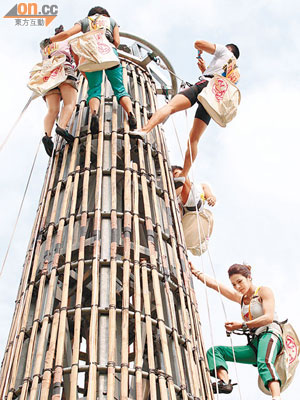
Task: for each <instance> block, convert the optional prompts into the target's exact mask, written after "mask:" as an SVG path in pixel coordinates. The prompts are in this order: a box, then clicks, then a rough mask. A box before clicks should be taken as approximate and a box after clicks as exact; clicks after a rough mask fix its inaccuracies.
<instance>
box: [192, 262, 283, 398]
mask: <svg viewBox="0 0 300 400" xmlns="http://www.w3.org/2000/svg"><path fill="white" fill-rule="evenodd" d="M190 267H191V271H192V273H193V274H194V275H195V276H196V277H197V278H198V279H199V280H200V281H201V282H203V283H205V284H206V285H207V286H208V287H210V288H211V289H214V290H216V291H219V290H220V293H221V294H222V295H223V296H225V297H227V298H228V299H229V300H231V301H234V302H237V303H239V304H240V305H241V313H242V318H243V322H225V329H226V331H229V332H231V331H234V330H236V329H243V330H244V331H247V330H248V329H249V330H250V331H251V334H253V338H252V340H251V341H250V343H248V345H246V346H235V347H233V349H232V347H227V346H216V347H214V348H210V349H209V350H208V351H207V360H208V366H209V370H210V373H211V375H212V376H215V371H216V372H217V377H218V378H219V379H220V380H219V381H218V383H217V384H216V383H214V384H213V391H214V393H216V392H217V391H218V392H219V393H231V392H232V389H233V385H232V384H231V381H230V380H229V376H228V366H227V363H226V361H234V356H235V360H236V362H239V363H243V364H253V365H256V366H257V368H258V373H259V375H260V377H261V379H262V380H263V383H264V385H265V387H266V389H267V390H269V391H270V392H271V394H272V400H280V386H281V381H280V379H279V377H278V374H277V372H276V369H275V366H274V363H275V359H276V357H277V355H278V354H279V353H280V351H281V349H282V343H283V341H282V330H281V327H280V324H279V323H278V322H277V321H278V318H277V314H276V312H275V300H274V295H273V292H272V290H271V289H270V288H268V287H266V286H261V287H256V286H254V284H253V282H252V276H251V267H250V266H249V265H242V264H233V265H232V266H231V267H230V268H229V270H228V275H229V279H230V281H231V283H232V286H233V289H232V288H230V287H227V286H225V285H223V284H222V283H218V282H217V281H216V280H215V279H214V278H211V277H209V276H207V275H206V274H204V273H203V272H200V271H197V270H196V269H195V267H194V266H193V265H192V264H191V263H190ZM233 350H234V355H233Z"/></svg>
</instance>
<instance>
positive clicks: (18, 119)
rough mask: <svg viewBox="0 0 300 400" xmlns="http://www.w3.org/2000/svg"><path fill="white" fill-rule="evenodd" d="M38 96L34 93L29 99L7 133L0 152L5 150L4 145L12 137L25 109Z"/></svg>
mask: <svg viewBox="0 0 300 400" xmlns="http://www.w3.org/2000/svg"><path fill="white" fill-rule="evenodd" d="M34 98H36V95H35V94H34V93H33V94H32V95H31V96H30V98H29V100H28V101H27V103H26V104H25V107H24V108H23V110H22V111H21V113H20V115H19V116H18V118H17V120H16V121H15V123H14V124H13V126H12V128H11V129H10V130H9V132H8V134H7V135H6V138H5V139H4V140H3V142H2V143H1V145H0V152H1V151H2V150H3V148H4V146H5V145H6V143H7V141H8V139H9V138H10V136H11V135H12V133H13V131H14V129H15V127H16V126H17V125H18V123H19V121H20V119H21V118H22V116H23V114H24V113H25V111H26V110H27V108H28V107H29V104H30V103H31V101H32V100H33V99H34Z"/></svg>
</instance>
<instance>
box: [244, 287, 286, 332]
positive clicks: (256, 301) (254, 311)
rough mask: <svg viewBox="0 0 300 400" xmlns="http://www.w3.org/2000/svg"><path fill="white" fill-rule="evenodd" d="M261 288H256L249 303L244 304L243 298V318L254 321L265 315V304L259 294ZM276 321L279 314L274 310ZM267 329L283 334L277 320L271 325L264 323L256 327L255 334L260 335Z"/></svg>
mask: <svg viewBox="0 0 300 400" xmlns="http://www.w3.org/2000/svg"><path fill="white" fill-rule="evenodd" d="M259 289H260V287H258V288H257V289H256V290H255V293H254V295H253V296H252V298H251V301H250V303H249V304H244V302H243V299H242V302H241V312H242V317H243V320H244V321H246V322H247V321H252V320H253V319H255V318H258V317H261V316H262V315H264V311H263V306H262V303H261V301H260V297H259V296H258V291H259ZM274 321H278V316H277V312H276V311H275V312H274ZM267 330H268V331H272V332H274V333H276V334H278V335H282V331H281V328H280V325H278V324H277V323H276V322H272V323H271V324H269V325H264V326H260V327H259V328H256V330H255V335H259V334H260V333H262V332H265V331H267Z"/></svg>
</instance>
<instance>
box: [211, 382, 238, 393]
mask: <svg viewBox="0 0 300 400" xmlns="http://www.w3.org/2000/svg"><path fill="white" fill-rule="evenodd" d="M234 385H235V384H232V383H231V381H229V382H228V383H225V382H224V381H222V380H220V381H218V389H219V393H225V394H229V393H231V392H232V390H233V386H234ZM212 388H213V392H214V393H217V384H216V382H214V383H213V384H212Z"/></svg>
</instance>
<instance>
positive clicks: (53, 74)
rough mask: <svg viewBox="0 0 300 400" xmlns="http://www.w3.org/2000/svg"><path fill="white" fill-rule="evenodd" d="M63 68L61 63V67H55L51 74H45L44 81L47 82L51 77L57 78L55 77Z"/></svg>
mask: <svg viewBox="0 0 300 400" xmlns="http://www.w3.org/2000/svg"><path fill="white" fill-rule="evenodd" d="M61 69H62V66H61V65H60V66H59V67H57V68H55V69H54V70H53V71H51V73H50V75H48V76H44V78H43V81H44V82H47V81H48V79H50V78H55V77H56V76H57V75H58V74H59V72H60V71H61Z"/></svg>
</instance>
